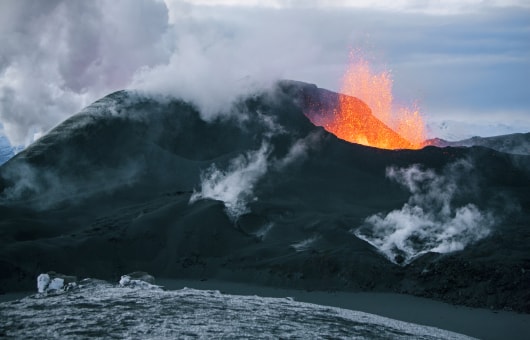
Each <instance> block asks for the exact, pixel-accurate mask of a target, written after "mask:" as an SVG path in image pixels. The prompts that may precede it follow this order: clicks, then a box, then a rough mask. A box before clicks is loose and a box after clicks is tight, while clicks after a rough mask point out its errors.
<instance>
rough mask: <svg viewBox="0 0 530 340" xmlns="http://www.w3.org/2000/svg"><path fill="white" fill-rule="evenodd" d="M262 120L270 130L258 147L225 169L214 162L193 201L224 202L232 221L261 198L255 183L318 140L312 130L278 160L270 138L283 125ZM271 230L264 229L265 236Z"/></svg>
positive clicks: (298, 157) (301, 156)
mask: <svg viewBox="0 0 530 340" xmlns="http://www.w3.org/2000/svg"><path fill="white" fill-rule="evenodd" d="M260 121H261V122H262V123H263V124H266V125H267V126H268V127H269V128H270V129H271V130H270V131H269V132H268V133H266V139H265V140H264V141H263V142H262V144H261V147H260V148H259V149H258V150H252V151H248V152H246V153H244V154H241V155H239V156H237V157H235V158H233V159H232V160H231V161H230V162H229V165H228V167H227V169H226V170H221V169H219V168H218V167H217V166H216V165H215V164H212V165H211V166H210V167H209V168H208V169H206V170H205V171H204V172H202V173H201V184H200V189H199V190H196V191H194V192H193V194H192V195H191V198H190V203H194V202H196V201H198V200H200V199H214V200H218V201H222V202H223V204H224V206H225V211H226V213H227V215H228V217H229V218H230V219H231V220H232V221H236V220H237V219H238V218H239V217H240V216H241V215H243V214H246V213H248V212H250V209H249V204H250V203H251V202H253V201H256V200H257V199H258V198H257V197H256V196H255V195H254V187H255V185H256V184H257V183H258V182H259V181H260V180H261V179H262V178H263V176H265V174H266V173H267V172H268V171H269V170H275V171H281V170H283V169H284V168H286V167H288V166H289V165H291V164H293V163H295V162H297V161H301V160H303V159H304V158H305V157H306V156H307V153H308V152H309V150H311V149H312V148H315V147H316V146H317V145H318V144H317V143H318V141H319V136H320V134H319V133H317V132H316V133H310V134H309V135H307V136H306V137H304V138H301V139H298V140H296V141H294V143H293V144H292V145H291V147H290V148H289V150H288V151H287V153H286V154H285V156H283V157H281V158H279V159H276V158H274V157H272V156H271V154H272V151H273V148H272V146H271V143H270V141H269V138H270V137H272V135H274V134H282V133H283V132H284V130H283V128H282V127H281V126H280V125H278V124H276V123H275V122H271V121H268V120H263V117H260ZM267 232H268V229H266V230H265V231H264V234H263V235H261V236H260V237H263V236H264V235H265V234H266V233H267Z"/></svg>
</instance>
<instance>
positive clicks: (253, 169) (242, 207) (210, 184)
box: [190, 142, 270, 220]
mask: <svg viewBox="0 0 530 340" xmlns="http://www.w3.org/2000/svg"><path fill="white" fill-rule="evenodd" d="M269 153H270V147H269V144H268V143H266V142H264V143H262V145H261V147H260V148H259V149H258V150H255V151H249V152H247V153H246V154H243V155H240V156H238V157H236V158H234V159H232V160H231V161H230V164H229V166H228V169H227V170H226V171H222V170H219V169H217V167H216V166H215V164H212V165H211V166H210V168H208V169H207V170H206V171H205V172H204V173H202V174H201V189H200V191H195V192H194V193H193V195H192V196H191V198H190V203H193V202H195V201H197V200H199V199H203V198H211V199H214V200H219V201H222V202H223V203H224V205H225V208H226V213H227V214H228V216H229V217H230V218H231V219H232V220H236V219H237V218H238V217H239V216H241V215H242V214H244V213H247V212H248V202H249V201H252V200H255V199H256V197H254V196H253V189H254V185H255V184H256V182H257V181H258V180H259V179H260V178H261V177H262V176H263V175H265V173H266V172H267V168H268V163H267V156H268V155H269Z"/></svg>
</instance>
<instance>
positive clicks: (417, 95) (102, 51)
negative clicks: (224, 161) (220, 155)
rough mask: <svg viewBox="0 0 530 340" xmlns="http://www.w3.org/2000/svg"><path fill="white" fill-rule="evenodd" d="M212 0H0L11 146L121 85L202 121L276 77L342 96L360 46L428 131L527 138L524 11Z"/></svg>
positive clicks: (1, 65)
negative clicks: (483, 120) (449, 124)
mask: <svg viewBox="0 0 530 340" xmlns="http://www.w3.org/2000/svg"><path fill="white" fill-rule="evenodd" d="M206 2H207V3H209V4H210V5H208V6H206V5H205V6H201V5H197V2H185V1H170V0H167V1H166V2H163V1H157V0H152V1H149V0H141V1H109V0H98V1H10V0H5V1H2V2H1V3H0V39H1V43H2V55H1V56H0V123H2V124H3V125H4V133H5V135H6V136H7V137H8V138H9V139H10V141H11V142H12V143H14V144H28V143H30V142H31V141H33V140H34V138H35V137H38V136H39V135H40V134H42V133H44V132H46V131H48V130H49V129H50V128H51V127H53V126H54V125H56V124H57V123H59V122H60V121H61V120H63V119H64V118H66V117H68V116H69V115H71V114H73V113H75V112H77V111H79V110H80V109H81V108H82V107H83V106H86V105H87V104H89V103H90V102H92V101H94V100H95V99H97V98H99V97H101V96H103V95H105V94H107V93H109V92H111V91H114V90H117V89H121V88H133V87H134V88H140V89H143V90H146V91H150V92H163V93H165V94H170V95H174V96H180V97H183V98H184V99H188V100H192V101H194V102H195V103H196V104H197V105H198V106H199V108H200V109H201V110H202V111H203V113H204V114H205V116H211V115H215V114H217V113H219V112H218V111H222V110H223V109H225V108H227V107H229V104H230V103H231V102H232V100H233V99H234V97H237V96H238V95H241V94H244V93H248V92H249V91H252V90H253V89H254V88H255V87H261V86H267V85H268V84H270V83H271V82H272V81H273V80H275V79H277V78H293V79H298V80H302V81H309V82H314V83H317V84H318V85H319V86H322V87H326V88H330V89H333V90H338V89H339V88H340V77H341V75H342V73H343V72H344V69H345V66H346V64H347V60H348V50H349V48H350V47H356V46H360V47H362V48H363V49H364V50H365V51H366V54H367V55H368V56H369V57H370V58H372V59H373V60H374V67H375V68H376V69H377V68H379V69H381V68H387V69H391V70H392V73H393V77H394V79H395V81H394V89H395V91H396V97H397V98H398V99H400V100H402V101H405V102H408V101H411V100H414V99H418V100H419V102H420V105H421V106H422V107H423V108H424V111H425V112H426V114H427V120H428V121H432V122H440V121H443V120H445V119H446V116H449V117H451V116H453V117H454V116H457V117H458V119H459V120H460V122H461V123H462V124H465V123H469V124H472V123H473V122H474V121H477V117H482V116H484V115H485V116H484V117H489V119H490V120H491V122H492V125H493V126H494V125H498V124H499V123H501V122H502V123H504V124H508V125H510V126H513V127H514V128H513V129H514V130H513V131H512V132H516V131H518V129H519V130H521V129H526V128H528V127H527V126H524V127H521V126H520V125H519V124H518V123H515V121H516V120H521V116H523V118H524V115H527V114H528V111H529V109H530V101H529V100H530V99H529V98H530V93H529V92H528V91H529V90H528V86H526V81H527V79H528V78H529V75H530V74H529V73H528V72H530V71H529V70H530V58H529V53H530V43H529V42H528V39H527V37H526V32H527V31H528V29H529V27H530V23H529V22H528V20H527V18H528V17H529V15H530V9H529V8H528V6H524V4H525V3H524V2H519V1H511V2H509V3H507V2H499V1H486V2H482V3H481V5H474V4H473V2H464V3H463V4H460V2H458V4H457V2H455V3H451V4H449V5H447V6H439V5H436V4H435V2H404V1H399V2H396V3H394V4H393V5H392V6H389V5H388V4H387V3H388V2H373V1H365V2H362V1H361V2H358V3H357V5H356V6H350V5H348V4H347V3H346V2H344V1H342V2H341V1H336V2H331V3H330V2H329V1H328V2H322V1H312V2H289V6H285V5H282V3H280V2H275V1H272V2H270V3H265V5H264V6H263V5H262V6H258V7H253V6H221V5H219V1H214V2H213V3H212V2H208V1H206ZM232 2H233V3H238V1H235V2H234V1H232ZM203 3H204V1H203ZM325 4H330V5H331V6H330V7H325V6H324V5H325ZM514 117H515V118H514ZM512 122H513V123H512ZM437 124H438V123H437ZM462 126H465V125H462ZM435 131H436V130H435ZM481 131H482V130H480V129H478V130H477V129H475V131H473V133H472V134H481ZM521 132H522V130H521ZM484 134H495V133H492V132H491V129H490V130H487V131H486V130H484ZM441 137H446V136H441ZM455 137H456V138H458V137H461V138H463V137H469V136H468V135H466V133H465V132H462V133H459V134H458V135H457V136H455Z"/></svg>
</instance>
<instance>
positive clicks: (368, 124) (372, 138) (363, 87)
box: [312, 52, 425, 149]
mask: <svg viewBox="0 0 530 340" xmlns="http://www.w3.org/2000/svg"><path fill="white" fill-rule="evenodd" d="M321 114H322V115H323V116H326V118H325V119H321V120H320V121H319V120H316V121H315V120H313V119H312V121H313V123H315V124H316V125H320V126H323V127H324V128H325V129H326V130H327V131H329V132H331V133H333V134H334V135H336V136H337V137H339V138H341V139H344V140H346V141H348V142H352V143H357V144H363V145H367V146H373V147H377V148H382V149H420V148H421V147H422V146H423V144H422V143H423V141H424V140H425V124H424V122H423V118H422V116H421V114H420V112H419V110H418V109H417V108H412V109H411V108H406V107H398V106H397V105H396V104H395V103H394V98H393V96H392V78H391V76H390V73H389V72H388V71H384V72H380V73H376V72H373V71H372V69H371V67H370V65H369V64H368V62H367V61H366V60H364V59H363V58H362V57H360V56H358V55H356V54H355V53H354V52H351V53H350V64H349V66H348V69H347V70H346V72H345V74H344V76H343V79H342V87H341V94H339V96H338V103H337V105H336V108H335V109H334V110H332V112H326V113H321Z"/></svg>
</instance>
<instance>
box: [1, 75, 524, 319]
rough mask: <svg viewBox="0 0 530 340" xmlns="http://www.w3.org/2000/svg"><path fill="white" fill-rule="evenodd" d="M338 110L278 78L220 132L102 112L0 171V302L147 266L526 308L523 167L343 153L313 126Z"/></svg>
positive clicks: (121, 100)
mask: <svg viewBox="0 0 530 340" xmlns="http://www.w3.org/2000/svg"><path fill="white" fill-rule="evenodd" d="M340 96H342V95H339V94H337V93H334V92H331V91H327V90H324V89H320V88H318V87H317V86H315V85H312V84H306V83H301V82H295V81H281V82H279V83H278V84H276V85H275V86H274V87H273V88H272V89H269V90H263V91H262V92H259V93H255V94H253V95H251V96H248V97H246V98H241V99H240V100H238V101H237V102H236V103H235V104H234V105H233V107H232V108H231V109H230V110H228V111H229V112H225V113H224V114H221V115H218V116H216V118H207V117H206V118H203V117H201V112H199V110H198V109H197V107H196V106H194V105H193V103H190V102H186V101H184V100H180V99H168V98H162V97H158V96H154V95H147V94H145V93H140V92H135V91H119V92H115V93H112V94H110V95H108V96H106V97H104V98H102V99H100V100H98V101H97V102H95V103H93V104H92V105H90V106H88V107H87V108H85V109H84V110H83V111H81V112H80V113H78V114H76V115H74V116H72V117H71V118H69V119H67V120H66V121H64V122H63V123H62V124H60V125H59V126H57V127H56V128H55V129H53V130H52V131H50V132H49V133H48V134H46V135H45V136H43V137H42V138H40V139H39V140H38V141H36V142H35V143H33V144H32V145H30V146H29V147H28V148H26V149H25V150H24V151H22V152H20V153H19V154H17V155H16V156H15V157H13V158H11V159H10V160H9V161H8V162H6V163H5V164H4V165H2V166H1V167H0V192H1V201H0V287H1V289H2V290H4V291H15V290H24V289H31V288H32V287H33V286H34V280H35V277H36V276H37V275H38V274H39V273H42V272H46V271H49V270H55V271H59V272H63V273H68V274H70V275H77V276H79V277H97V278H104V279H112V280H116V279H117V278H118V277H119V276H120V275H121V274H123V273H127V272H132V271H135V270H144V271H147V272H149V273H152V274H153V275H155V276H158V277H168V278H196V279H210V278H216V279H223V280H231V281H248V282H259V283H261V284H266V285H271V286H281V287H290V288H300V289H322V290H330V289H337V290H352V291H358V290H371V291H397V292H403V293H409V294H415V295H422V296H428V297H433V298H437V299H442V300H445V301H450V302H454V303H460V304H465V305H470V306H483V307H484V306H487V307H493V308H510V309H513V310H517V311H523V312H527V313H528V312H530V303H529V301H530V259H529V256H528V249H529V246H530V196H529V195H528V192H530V170H529V169H530V157H529V156H525V155H514V154H507V153H503V152H499V151H496V150H492V149H490V148H485V147H470V148H460V147H446V148H438V147H435V146H427V147H425V148H423V149H420V150H385V149H378V148H373V147H367V146H363V145H359V144H354V143H350V142H347V141H344V140H342V139H339V138H337V137H336V136H335V135H333V134H332V133H329V132H327V131H326V130H324V129H323V128H322V127H320V126H316V125H322V126H324V125H325V122H326V119H327V118H328V117H326V115H325V114H324V113H325V112H333V110H334V108H336V107H337V105H338V98H339V97H340ZM345 98H346V99H345V100H348V101H350V102H351V103H355V105H356V106H358V107H359V108H361V109H362V110H361V111H359V112H361V113H362V115H361V117H362V119H364V121H366V122H367V123H368V124H372V125H379V126H380V127H381V130H383V131H386V133H388V135H389V136H391V138H394V139H396V140H399V138H401V137H400V136H399V135H397V134H396V133H395V132H393V131H392V130H391V129H390V128H388V127H386V126H385V125H384V124H383V123H382V122H380V121H379V120H378V119H377V118H375V117H374V116H372V115H371V113H370V110H369V108H368V107H367V106H366V104H364V103H363V102H362V101H360V100H359V99H356V98H354V97H345ZM355 114H359V113H358V112H357V113H355ZM312 122H314V123H315V124H316V125H315V124H313V123H312ZM366 138H367V139H370V138H372V136H370V135H366ZM403 143H405V144H403V148H406V146H407V145H406V141H404V140H403ZM400 235H401V236H400Z"/></svg>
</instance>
